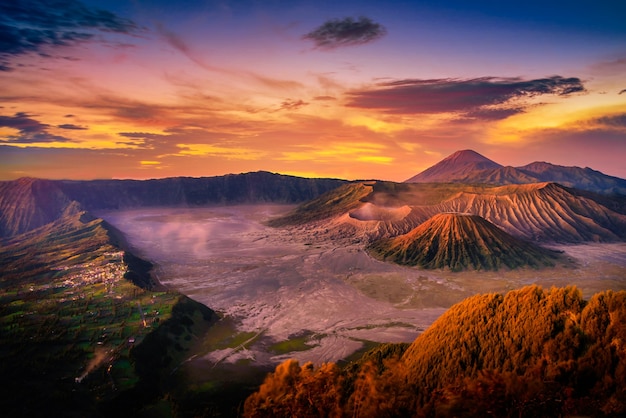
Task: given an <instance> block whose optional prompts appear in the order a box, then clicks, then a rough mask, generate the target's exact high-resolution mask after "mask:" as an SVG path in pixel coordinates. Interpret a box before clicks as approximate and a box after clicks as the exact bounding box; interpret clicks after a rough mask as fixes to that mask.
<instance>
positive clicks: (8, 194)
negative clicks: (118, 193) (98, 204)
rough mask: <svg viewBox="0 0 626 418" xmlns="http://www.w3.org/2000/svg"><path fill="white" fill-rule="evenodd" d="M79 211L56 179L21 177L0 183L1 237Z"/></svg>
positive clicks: (16, 233) (19, 232)
mask: <svg viewBox="0 0 626 418" xmlns="http://www.w3.org/2000/svg"><path fill="white" fill-rule="evenodd" d="M78 210H79V206H78V205H76V204H73V202H72V200H71V199H70V198H69V197H68V196H67V195H66V194H65V193H63V191H62V190H61V189H60V188H59V186H58V183H57V182H55V181H51V180H40V179H32V178H21V179H18V180H15V181H7V182H0V237H9V236H13V235H18V234H21V233H24V232H26V231H30V230H31V229H35V228H38V227H40V226H43V225H45V224H47V223H50V222H53V221H55V220H57V219H59V218H61V217H63V216H64V215H67V214H72V213H76V212H77V211H78Z"/></svg>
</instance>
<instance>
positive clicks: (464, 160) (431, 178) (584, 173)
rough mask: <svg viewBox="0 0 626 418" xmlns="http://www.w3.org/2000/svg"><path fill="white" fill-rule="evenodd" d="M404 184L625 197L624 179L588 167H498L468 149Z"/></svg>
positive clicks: (540, 163) (537, 163)
mask: <svg viewBox="0 0 626 418" xmlns="http://www.w3.org/2000/svg"><path fill="white" fill-rule="evenodd" d="M488 162H491V163H493V164H488ZM404 182H405V183H430V182H434V183H468V184H482V183H484V184H499V185H505V184H524V183H539V182H555V183H559V184H562V185H563V186H566V187H572V188H576V189H581V190H588V191H593V192H597V193H603V194H619V195H626V179H622V178H619V177H615V176H609V175H607V174H604V173H602V172H600V171H598V170H593V169H591V168H589V167H585V168H580V167H576V166H572V167H568V166H562V165H557V164H552V163H548V162H545V161H535V162H532V163H530V164H526V165H523V166H520V167H512V166H502V165H500V164H498V163H496V162H494V161H492V160H490V159H488V158H487V157H484V156H482V155H481V154H479V153H477V152H475V151H472V150H463V151H457V152H455V153H453V154H451V155H449V156H448V157H446V158H444V159H443V160H441V161H440V162H438V163H437V164H435V165H433V166H431V167H429V168H427V169H426V170H424V171H422V172H420V173H418V174H416V175H414V176H413V177H411V178H409V179H407V180H405V181H404Z"/></svg>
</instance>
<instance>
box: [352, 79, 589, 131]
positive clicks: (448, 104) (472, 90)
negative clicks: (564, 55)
mask: <svg viewBox="0 0 626 418" xmlns="http://www.w3.org/2000/svg"><path fill="white" fill-rule="evenodd" d="M584 91H585V87H584V85H583V83H582V81H581V80H580V79H579V78H575V77H572V78H564V77H561V76H553V77H549V78H542V79H535V80H523V79H520V78H496V77H481V78H474V79H467V80H459V79H430V80H419V79H417V80H414V79H409V80H397V81H390V82H384V83H379V84H377V85H375V86H373V87H372V88H370V89H363V90H357V91H352V92H349V93H348V97H349V102H348V105H349V106H352V107H358V108H366V109H379V110H384V111H387V112H390V113H397V114H435V113H457V114H460V115H461V116H464V117H471V118H476V119H485V120H495V119H504V118H506V117H509V116H511V115H514V114H516V113H520V112H523V111H524V106H523V104H520V103H519V100H517V101H515V102H514V100H515V99H524V98H531V97H535V96H540V95H557V96H568V95H571V94H573V93H580V92H584Z"/></svg>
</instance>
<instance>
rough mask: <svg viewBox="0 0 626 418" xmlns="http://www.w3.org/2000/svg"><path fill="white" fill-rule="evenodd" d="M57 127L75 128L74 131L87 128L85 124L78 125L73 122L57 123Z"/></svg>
mask: <svg viewBox="0 0 626 418" xmlns="http://www.w3.org/2000/svg"><path fill="white" fill-rule="evenodd" d="M57 128H60V129H70V130H75V131H85V130H87V129H89V128H87V127H85V126H80V125H74V124H73V123H64V124H62V125H57Z"/></svg>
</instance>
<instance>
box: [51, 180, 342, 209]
mask: <svg viewBox="0 0 626 418" xmlns="http://www.w3.org/2000/svg"><path fill="white" fill-rule="evenodd" d="M344 183H346V181H345V180H338V179H312V178H303V177H294V176H286V175H281V174H274V173H268V172H264V171H259V172H254V173H244V174H229V175H225V176H216V177H200V178H191V177H173V178H165V179H156V180H92V181H63V182H59V188H60V189H61V190H62V191H63V192H64V193H65V194H66V195H67V196H68V197H69V198H70V199H71V200H76V201H78V202H80V203H81V205H82V206H83V207H84V208H85V209H87V210H95V209H123V208H133V207H145V206H187V205H189V206H198V205H207V204H246V203H263V202H274V203H297V202H305V201H307V200H310V199H314V198H315V197H317V196H319V195H320V194H322V193H325V192H327V191H329V190H332V189H334V188H336V187H338V186H340V185H342V184H344Z"/></svg>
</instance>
